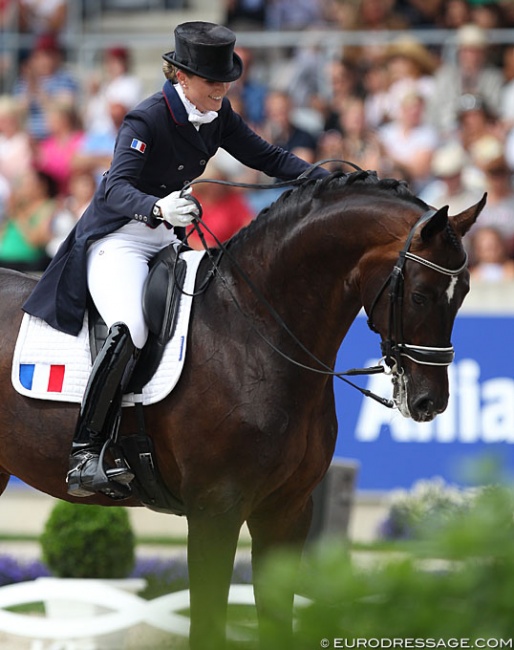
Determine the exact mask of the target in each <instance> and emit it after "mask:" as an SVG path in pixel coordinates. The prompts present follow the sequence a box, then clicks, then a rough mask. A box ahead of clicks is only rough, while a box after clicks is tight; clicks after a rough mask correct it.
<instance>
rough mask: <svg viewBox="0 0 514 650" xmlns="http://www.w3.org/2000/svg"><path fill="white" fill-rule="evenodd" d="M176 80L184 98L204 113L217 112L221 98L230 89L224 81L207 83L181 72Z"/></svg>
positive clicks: (201, 78) (228, 84) (200, 78)
mask: <svg viewBox="0 0 514 650" xmlns="http://www.w3.org/2000/svg"><path fill="white" fill-rule="evenodd" d="M177 78H178V80H179V83H180V84H181V86H182V88H183V89H184V94H185V96H186V97H187V98H188V99H189V101H190V102H191V103H192V104H194V105H195V106H196V108H197V109H198V110H199V111H201V112H202V113H205V112H207V111H219V110H220V108H221V103H222V101H223V97H225V95H226V94H227V92H228V89H229V88H230V83H228V82H225V81H209V80H208V79H204V78H203V77H198V76H196V75H186V74H185V73H184V72H182V71H181V70H179V71H178V73H177Z"/></svg>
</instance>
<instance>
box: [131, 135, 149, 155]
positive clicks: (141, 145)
mask: <svg viewBox="0 0 514 650" xmlns="http://www.w3.org/2000/svg"><path fill="white" fill-rule="evenodd" d="M130 148H131V149H135V150H136V151H139V152H140V153H144V152H145V149H146V143H145V142H142V141H141V140H137V139H136V138H134V139H133V140H132V142H131V143H130Z"/></svg>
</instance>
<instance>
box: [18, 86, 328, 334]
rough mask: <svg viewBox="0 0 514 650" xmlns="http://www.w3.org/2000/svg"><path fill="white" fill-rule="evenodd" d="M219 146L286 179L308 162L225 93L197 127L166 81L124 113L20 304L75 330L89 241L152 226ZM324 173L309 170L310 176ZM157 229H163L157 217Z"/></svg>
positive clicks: (85, 292) (57, 325) (79, 322)
mask: <svg viewBox="0 0 514 650" xmlns="http://www.w3.org/2000/svg"><path fill="white" fill-rule="evenodd" d="M219 147H222V148H223V149H225V150H226V151H228V152H229V153H230V154H232V156H234V157H235V158H237V159H238V160H239V161H241V162H242V163H244V164H245V165H247V166H248V167H251V168H253V169H258V170H260V171H262V172H264V173H266V174H268V175H269V176H271V177H273V178H274V177H276V178H280V179H284V180H291V179H293V178H296V177H297V176H298V175H299V174H301V173H302V172H303V171H305V170H306V169H307V168H308V167H309V165H308V164H307V163H305V162H304V161H302V160H300V159H299V158H297V157H296V156H293V155H292V154H290V153H289V152H287V151H284V150H283V149H281V148H279V147H275V146H273V145H271V144H269V143H268V142H266V141H265V140H263V139H262V138H260V137H259V136H258V135H257V134H256V133H254V132H253V131H252V130H251V129H250V128H249V127H248V126H247V125H246V124H245V122H244V121H243V120H242V118H241V117H240V116H239V115H238V114H237V113H235V112H234V111H233V110H232V108H231V105H230V102H229V101H228V100H227V99H226V98H225V99H224V100H223V104H222V107H221V109H220V111H219V112H218V118H217V119H215V120H214V121H213V122H211V123H210V124H204V125H202V126H201V127H200V132H198V131H197V130H196V129H195V127H194V126H193V125H192V124H191V123H190V122H189V121H188V116H187V112H186V109H185V108H184V105H183V104H182V101H181V100H180V97H179V96H178V94H177V92H176V91H175V89H174V88H173V85H172V84H171V83H170V82H169V81H167V82H166V83H165V85H164V88H163V90H162V92H158V93H155V94H154V95H152V96H151V97H148V98H147V99H146V100H144V101H143V102H141V104H139V105H138V106H137V107H136V108H135V109H134V110H132V111H130V112H129V113H128V114H127V116H126V117H125V120H124V122H123V124H122V126H121V128H120V130H119V133H118V137H117V139H116V144H115V148H114V156H113V160H112V164H111V167H110V169H109V171H108V172H106V174H105V175H104V177H103V179H102V182H101V183H100V185H99V187H98V189H97V191H96V193H95V196H94V197H93V200H92V201H91V204H90V205H89V207H88V208H87V209H86V211H85V212H84V214H83V215H82V217H81V218H80V219H79V221H78V222H77V224H76V226H75V227H74V228H73V230H72V231H71V233H70V234H69V235H68V237H67V239H66V240H65V241H64V242H63V244H62V245H61V247H60V248H59V250H58V251H57V253H56V255H55V257H54V258H53V259H52V261H51V262H50V264H49V266H48V268H47V269H46V271H45V272H44V274H43V275H42V277H41V279H40V280H39V282H38V284H37V285H36V287H35V289H34V291H33V292H32V293H31V295H30V296H29V298H28V299H27V301H26V302H25V304H24V305H23V309H24V310H25V311H26V312H28V313H29V314H33V315H34V316H38V317H39V318H42V319H43V320H45V321H46V322H47V323H49V324H50V325H51V326H52V327H55V328H56V329H58V330H61V331H63V332H67V333H68V334H72V335H77V334H78V333H79V331H80V329H81V327H82V323H83V319H84V312H85V309H86V304H87V296H88V290H87V277H86V253H87V249H88V246H89V244H90V243H91V242H93V241H94V240H97V239H100V238H101V237H104V236H105V235H107V234H108V233H111V232H113V231H115V230H117V229H118V228H120V227H121V226H123V225H125V224H126V223H128V222H129V221H130V220H131V219H136V220H138V221H141V222H143V223H146V224H147V225H151V226H153V227H155V218H154V217H152V216H151V215H152V208H153V206H154V204H155V202H156V201H157V200H158V199H160V198H162V197H164V196H166V195H167V194H169V193H170V192H173V191H174V190H179V189H181V188H182V187H183V186H184V183H186V182H187V181H191V180H193V179H195V178H197V177H198V176H200V175H201V174H202V173H203V171H204V169H205V165H206V163H207V161H208V160H209V159H210V158H211V157H212V156H213V155H214V154H215V153H216V151H217V149H218V148H219ZM326 173H327V172H326V171H325V170H323V169H316V170H315V172H314V173H313V177H317V176H321V175H325V174H326ZM158 227H159V228H164V227H165V226H164V223H163V222H159V225H158Z"/></svg>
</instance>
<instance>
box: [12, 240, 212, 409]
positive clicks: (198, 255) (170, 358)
mask: <svg viewBox="0 0 514 650" xmlns="http://www.w3.org/2000/svg"><path fill="white" fill-rule="evenodd" d="M203 255H204V251H185V252H184V253H183V254H182V257H183V258H184V259H185V260H186V261H187V273H186V277H185V280H184V287H183V288H184V292H185V293H184V294H183V295H182V299H181V301H180V307H179V313H178V318H177V326H176V329H175V333H174V335H173V338H172V339H171V340H170V341H169V343H168V344H167V346H166V349H165V351H164V355H163V358H162V361H161V364H160V366H159V368H158V369H157V372H156V373H155V375H154V376H153V377H152V378H151V380H150V381H149V382H148V383H147V384H146V386H144V388H143V393H142V395H135V394H133V393H131V394H129V395H125V397H124V398H123V406H132V405H134V404H135V403H136V402H142V403H143V404H144V405H149V404H154V403H155V402H159V401H160V400H162V399H164V398H165V397H166V395H169V393H170V392H171V391H172V390H173V388H174V387H175V385H176V384H177V382H178V380H179V378H180V374H181V372H182V368H183V366H184V360H185V357H186V343H187V330H188V326H189V316H190V314H191V305H192V301H193V298H192V295H188V294H192V293H193V291H194V286H195V279H196V272H197V270H198V265H199V264H200V261H201V259H202V257H203ZM90 373H91V352H90V347H89V330H88V323H87V317H86V319H85V321H84V324H83V326H82V329H81V331H80V333H79V334H78V336H71V335H70V334H64V333H63V332H59V331H57V330H56V329H54V328H53V327H50V325H48V324H47V323H45V322H44V321H43V320H41V319H40V318H36V317H34V316H30V315H29V314H25V315H24V316H23V320H22V323H21V327H20V331H19V334H18V339H17V342H16V347H15V349H14V358H13V365H12V373H11V379H12V384H13V386H14V388H15V389H16V391H17V392H18V393H20V394H21V395H25V396H26V397H33V398H36V399H44V400H55V401H60V402H78V403H80V402H81V401H82V396H83V394H84V391H85V388H86V384H87V381H88V379H89V375H90Z"/></svg>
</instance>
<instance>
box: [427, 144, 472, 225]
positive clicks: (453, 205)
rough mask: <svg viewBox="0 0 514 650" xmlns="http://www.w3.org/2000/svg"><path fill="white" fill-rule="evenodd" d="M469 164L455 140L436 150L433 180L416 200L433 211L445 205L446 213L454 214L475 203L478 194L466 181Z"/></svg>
mask: <svg viewBox="0 0 514 650" xmlns="http://www.w3.org/2000/svg"><path fill="white" fill-rule="evenodd" d="M470 164H471V163H470V159H469V155H468V153H467V151H466V150H465V149H464V147H463V146H462V145H461V143H460V142H458V141H457V140H452V141H450V142H447V143H445V144H443V145H441V146H440V147H438V148H437V149H436V150H435V152H434V155H433V157H432V175H433V177H434V180H433V181H432V182H431V183H429V184H428V185H427V186H426V187H425V189H424V190H423V191H422V192H421V193H420V198H421V199H423V201H425V202H426V203H428V204H429V205H432V206H434V207H435V208H442V207H443V206H445V205H448V206H449V212H450V214H458V213H459V212H462V210H465V209H466V208H467V207H468V206H469V205H472V204H474V203H476V202H477V201H478V200H479V199H480V197H481V196H482V191H481V190H480V188H477V187H475V185H474V184H472V183H469V184H468V182H467V180H466V178H467V171H468V170H469V167H470Z"/></svg>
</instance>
